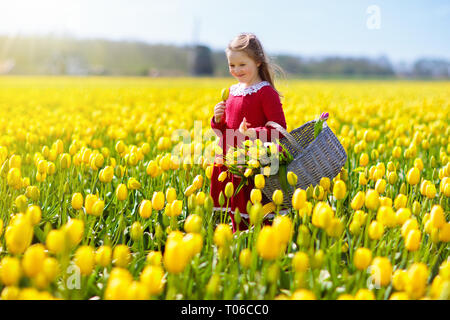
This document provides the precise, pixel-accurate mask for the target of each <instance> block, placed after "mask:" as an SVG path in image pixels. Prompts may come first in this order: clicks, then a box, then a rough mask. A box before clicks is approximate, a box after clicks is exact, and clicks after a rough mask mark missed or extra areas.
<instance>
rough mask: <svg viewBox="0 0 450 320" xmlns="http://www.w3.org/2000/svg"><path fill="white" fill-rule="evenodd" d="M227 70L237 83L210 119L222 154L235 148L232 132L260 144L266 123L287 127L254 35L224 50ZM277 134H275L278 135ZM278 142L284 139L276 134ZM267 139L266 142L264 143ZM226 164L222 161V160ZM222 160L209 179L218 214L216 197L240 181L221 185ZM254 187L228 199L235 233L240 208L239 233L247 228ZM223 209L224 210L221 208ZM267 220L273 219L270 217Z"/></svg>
mask: <svg viewBox="0 0 450 320" xmlns="http://www.w3.org/2000/svg"><path fill="white" fill-rule="evenodd" d="M225 52H226V55H227V59H228V66H229V71H230V73H231V75H232V76H233V77H235V78H236V79H237V80H238V81H239V83H237V84H235V85H232V86H231V87H230V88H229V93H230V94H229V97H228V99H227V100H226V103H224V102H220V103H218V104H217V105H216V106H215V108H214V116H213V118H212V119H211V127H212V128H213V129H217V130H220V132H221V133H222V135H221V137H220V141H219V146H220V147H222V149H223V154H224V155H226V152H227V150H228V148H229V147H230V146H234V147H236V144H237V143H236V140H235V139H234V138H233V140H235V141H231V142H229V141H226V136H227V134H226V132H227V131H228V132H229V131H230V129H232V130H235V131H234V134H235V136H238V135H242V136H241V137H242V138H243V139H245V140H248V139H251V140H255V139H260V140H261V141H262V142H267V141H270V139H271V131H272V130H275V129H274V128H272V127H269V126H265V124H266V123H267V122H268V121H273V122H276V123H278V124H279V125H281V126H282V127H283V128H286V120H285V116H284V112H283V108H282V105H281V102H280V97H279V94H278V92H277V91H276V89H275V86H274V84H273V77H272V65H271V64H270V63H269V61H268V59H267V57H266V54H265V52H264V50H263V48H262V45H261V43H260V41H259V40H258V39H257V38H256V36H255V35H253V34H247V33H243V34H240V35H238V36H237V37H236V38H235V39H233V40H232V41H231V42H230V44H229V45H228V47H227V49H226V50H225ZM277 133H278V132H277ZM278 136H279V139H281V138H282V137H283V136H282V134H281V133H279V135H278ZM264 140H266V141H264ZM223 162H225V159H223ZM223 162H222V161H220V162H219V161H217V160H216V161H215V163H214V168H213V172H212V176H211V191H210V192H211V196H212V198H213V200H214V210H216V211H219V210H221V207H220V205H219V195H220V192H221V191H222V192H223V193H224V194H225V191H224V189H225V186H226V184H227V183H228V182H230V181H231V182H232V183H233V186H234V190H236V189H237V187H238V185H239V182H240V180H241V178H240V177H239V176H235V175H233V174H231V173H230V174H229V175H228V176H227V178H226V179H225V180H224V181H222V182H220V181H218V177H219V175H220V173H221V172H223V171H226V170H227V167H226V166H225V165H222V163H223ZM253 188H254V183H253V181H251V180H250V179H249V182H248V185H244V186H243V188H242V189H241V190H240V191H239V193H238V194H237V195H236V196H235V197H231V198H230V200H229V203H228V212H229V214H230V216H231V221H232V224H233V232H235V231H236V222H235V219H234V213H235V210H236V208H239V212H240V213H241V223H240V224H239V230H245V229H247V225H248V224H249V215H248V212H247V202H248V201H250V192H251V190H252V189H253ZM269 202H270V200H269V199H267V198H266V197H265V196H264V195H263V200H262V204H263V205H264V204H266V203H269ZM222 210H224V211H225V210H226V208H222ZM267 217H268V218H271V217H273V214H269V215H268V216H267Z"/></svg>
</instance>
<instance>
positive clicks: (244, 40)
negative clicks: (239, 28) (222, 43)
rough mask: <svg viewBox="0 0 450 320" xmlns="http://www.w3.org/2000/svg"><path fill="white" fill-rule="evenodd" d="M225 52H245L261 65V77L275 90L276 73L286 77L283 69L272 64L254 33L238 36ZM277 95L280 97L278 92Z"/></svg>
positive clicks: (259, 69) (259, 70)
mask: <svg viewBox="0 0 450 320" xmlns="http://www.w3.org/2000/svg"><path fill="white" fill-rule="evenodd" d="M225 51H226V53H227V54H228V53H229V52H230V51H243V52H245V53H246V54H247V55H248V56H249V57H250V58H251V59H252V60H253V61H255V63H261V65H260V66H259V67H258V74H259V77H260V78H261V79H262V80H263V81H267V82H269V83H270V84H271V86H272V87H273V88H274V89H275V85H274V82H273V79H274V71H277V72H279V73H280V74H281V75H284V72H283V69H281V68H280V67H279V66H278V65H276V64H275V63H273V62H271V61H270V59H269V57H267V55H266V53H265V51H264V49H263V47H262V44H261V42H260V41H259V39H258V38H257V37H256V36H255V35H254V34H253V33H241V34H239V35H237V36H236V37H235V38H234V39H233V40H231V42H230V43H229V44H228V47H227V48H226V50H225ZM275 91H277V89H275ZM277 93H278V94H279V95H280V93H279V92H278V91H277Z"/></svg>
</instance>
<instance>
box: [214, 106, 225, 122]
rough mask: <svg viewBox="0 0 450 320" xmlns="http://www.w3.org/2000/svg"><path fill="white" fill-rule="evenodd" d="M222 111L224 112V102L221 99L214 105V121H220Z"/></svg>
mask: <svg viewBox="0 0 450 320" xmlns="http://www.w3.org/2000/svg"><path fill="white" fill-rule="evenodd" d="M224 113H225V103H224V102H223V101H221V102H219V103H218V104H216V106H215V107H214V122H215V123H220V122H221V121H222V117H223V114H224Z"/></svg>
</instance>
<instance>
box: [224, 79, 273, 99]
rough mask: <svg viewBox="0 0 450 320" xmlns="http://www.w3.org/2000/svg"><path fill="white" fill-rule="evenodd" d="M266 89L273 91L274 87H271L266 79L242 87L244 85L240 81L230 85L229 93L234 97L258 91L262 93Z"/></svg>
mask: <svg viewBox="0 0 450 320" xmlns="http://www.w3.org/2000/svg"><path fill="white" fill-rule="evenodd" d="M267 91H274V92H275V89H273V87H272V86H271V85H270V83H269V82H268V81H261V82H259V83H256V84H254V85H252V86H250V87H244V85H243V84H241V83H236V84H234V85H232V86H231V87H230V94H231V95H233V96H235V97H238V96H248V95H252V94H255V93H258V92H260V93H262V92H267Z"/></svg>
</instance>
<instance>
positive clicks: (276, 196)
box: [272, 190, 283, 206]
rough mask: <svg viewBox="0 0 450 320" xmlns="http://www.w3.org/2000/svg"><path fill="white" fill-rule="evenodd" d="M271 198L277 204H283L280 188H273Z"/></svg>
mask: <svg viewBox="0 0 450 320" xmlns="http://www.w3.org/2000/svg"><path fill="white" fill-rule="evenodd" d="M272 200H273V202H274V203H275V204H276V205H277V206H280V205H282V204H283V192H282V191H281V190H275V191H274V192H273V194H272Z"/></svg>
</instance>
